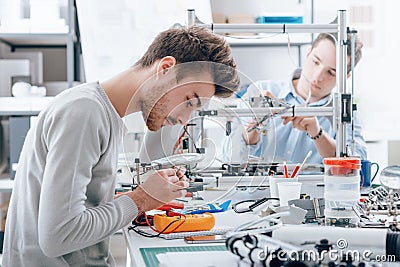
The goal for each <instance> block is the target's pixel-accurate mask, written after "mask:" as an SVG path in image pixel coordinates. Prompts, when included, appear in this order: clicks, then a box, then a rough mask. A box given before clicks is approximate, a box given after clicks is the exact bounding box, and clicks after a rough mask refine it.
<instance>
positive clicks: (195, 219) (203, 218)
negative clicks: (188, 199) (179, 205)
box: [153, 213, 215, 233]
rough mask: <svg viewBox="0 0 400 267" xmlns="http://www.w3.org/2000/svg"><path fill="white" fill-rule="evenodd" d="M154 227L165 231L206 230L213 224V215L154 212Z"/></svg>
mask: <svg viewBox="0 0 400 267" xmlns="http://www.w3.org/2000/svg"><path fill="white" fill-rule="evenodd" d="M153 223H154V228H156V229H157V231H159V232H161V231H164V232H165V233H170V232H171V230H172V232H193V231H208V230H211V229H212V228H213V227H214V225H215V218H214V215H212V214H211V213H202V214H187V215H174V216H168V215H166V214H155V215H154V219H153Z"/></svg>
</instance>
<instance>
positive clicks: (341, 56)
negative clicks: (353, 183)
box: [334, 10, 347, 157]
mask: <svg viewBox="0 0 400 267" xmlns="http://www.w3.org/2000/svg"><path fill="white" fill-rule="evenodd" d="M338 23H339V24H338V40H337V42H338V43H337V44H336V47H337V51H336V70H337V71H336V86H337V92H338V93H339V94H340V97H341V95H342V94H345V93H346V76H347V71H346V70H347V60H346V59H347V30H346V11H345V10H339V11H338ZM334 104H336V106H334V108H335V110H336V112H337V113H336V114H338V113H339V114H340V116H335V120H336V122H335V123H336V124H337V132H336V136H337V138H336V156H337V157H341V156H345V155H347V149H346V123H344V122H342V116H341V111H342V102H341V101H335V102H334Z"/></svg>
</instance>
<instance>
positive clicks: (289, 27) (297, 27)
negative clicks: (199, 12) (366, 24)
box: [202, 23, 337, 33]
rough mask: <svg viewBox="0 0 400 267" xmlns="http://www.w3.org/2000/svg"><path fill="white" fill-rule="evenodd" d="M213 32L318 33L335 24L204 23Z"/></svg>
mask: <svg viewBox="0 0 400 267" xmlns="http://www.w3.org/2000/svg"><path fill="white" fill-rule="evenodd" d="M202 26H203V27H206V28H209V29H211V30H212V31H213V32H214V33H232V32H235V33H240V32H243V33H249V32H251V33H313V32H315V33H318V32H330V33H334V32H337V24H256V23H254V24H231V23H226V24H222V23H216V24H204V25H202Z"/></svg>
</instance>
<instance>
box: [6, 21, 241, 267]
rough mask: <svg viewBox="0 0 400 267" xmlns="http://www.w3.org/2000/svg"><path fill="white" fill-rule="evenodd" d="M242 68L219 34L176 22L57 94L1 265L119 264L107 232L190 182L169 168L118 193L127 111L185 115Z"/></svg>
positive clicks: (12, 212) (32, 142)
mask: <svg viewBox="0 0 400 267" xmlns="http://www.w3.org/2000/svg"><path fill="white" fill-rule="evenodd" d="M235 68H236V65H235V62H234V60H233V58H232V56H231V51H230V48H229V46H228V44H227V43H226V42H225V41H224V40H223V39H222V38H220V37H217V36H215V35H213V34H212V33H211V32H209V31H208V30H205V29H203V28H198V27H193V28H190V29H171V30H167V31H165V32H162V33H160V34H159V35H158V36H157V37H156V38H155V40H154V42H153V43H152V44H151V45H150V47H149V49H148V50H147V52H146V53H145V54H144V56H143V57H142V58H141V59H140V60H139V61H138V62H137V63H136V64H135V65H134V66H132V67H130V68H129V69H127V70H125V71H123V72H121V73H120V74H118V75H116V76H115V77H113V78H111V79H109V80H107V81H105V82H103V83H97V82H95V83H88V84H83V85H80V86H77V87H75V88H72V89H70V90H66V91H65V92H63V93H61V94H60V95H58V96H57V97H56V98H55V99H54V101H53V102H52V104H51V105H50V106H48V107H47V108H45V109H44V110H43V111H42V112H41V113H40V115H39V117H38V120H37V123H36V124H35V126H33V127H32V128H31V130H30V131H29V133H28V135H27V137H26V141H25V145H24V148H23V150H22V152H21V157H20V160H19V166H18V170H17V173H16V178H15V185H14V189H13V193H12V197H11V202H10V207H9V210H8V214H7V225H6V230H5V233H6V234H5V235H6V236H5V242H4V252H3V253H4V254H3V265H2V266H52V267H56V266H114V265H115V262H114V260H113V258H112V256H111V254H110V252H109V237H110V236H111V235H112V234H113V233H115V232H116V231H117V230H118V229H121V228H122V227H124V226H126V225H128V224H129V223H130V222H131V221H132V220H133V219H134V218H135V217H136V216H137V215H139V214H140V213H142V212H145V211H148V210H151V209H154V208H157V207H159V206H160V205H162V204H163V203H165V202H167V201H171V200H173V199H174V198H177V197H180V196H182V195H184V194H185V193H186V191H185V190H184V188H185V187H187V186H188V183H187V182H186V181H184V178H185V177H184V175H183V174H182V173H180V172H179V171H176V170H175V169H165V170H160V171H157V172H151V173H150V174H149V175H148V177H147V179H146V181H145V182H144V183H142V184H141V185H140V186H139V187H137V188H136V189H135V190H134V191H130V192H127V193H125V194H123V195H121V196H119V197H114V188H115V180H116V173H117V159H118V153H119V151H120V144H121V139H122V135H123V132H124V126H123V122H122V119H121V118H122V117H123V116H125V115H127V114H129V113H133V112H142V114H143V118H144V120H145V122H146V124H147V126H148V128H149V129H150V130H153V131H154V130H159V129H160V128H161V127H162V126H163V125H169V124H176V123H181V124H184V123H185V122H186V120H187V119H188V118H189V116H190V113H191V112H192V111H193V110H194V109H197V108H201V107H202V106H203V105H204V104H205V102H207V100H208V99H209V98H210V97H211V96H213V95H215V96H219V97H227V96H229V95H231V94H232V92H233V91H235V90H236V89H237V87H238V84H239V78H238V76H237V72H236V69H235Z"/></svg>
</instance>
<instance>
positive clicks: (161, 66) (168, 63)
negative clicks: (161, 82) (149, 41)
mask: <svg viewBox="0 0 400 267" xmlns="http://www.w3.org/2000/svg"><path fill="white" fill-rule="evenodd" d="M175 65H176V59H175V58H174V57H172V56H166V57H163V58H162V59H161V60H160V62H159V63H158V66H157V76H158V75H163V74H166V73H167V72H168V69H169V68H172V67H174V66H175Z"/></svg>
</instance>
